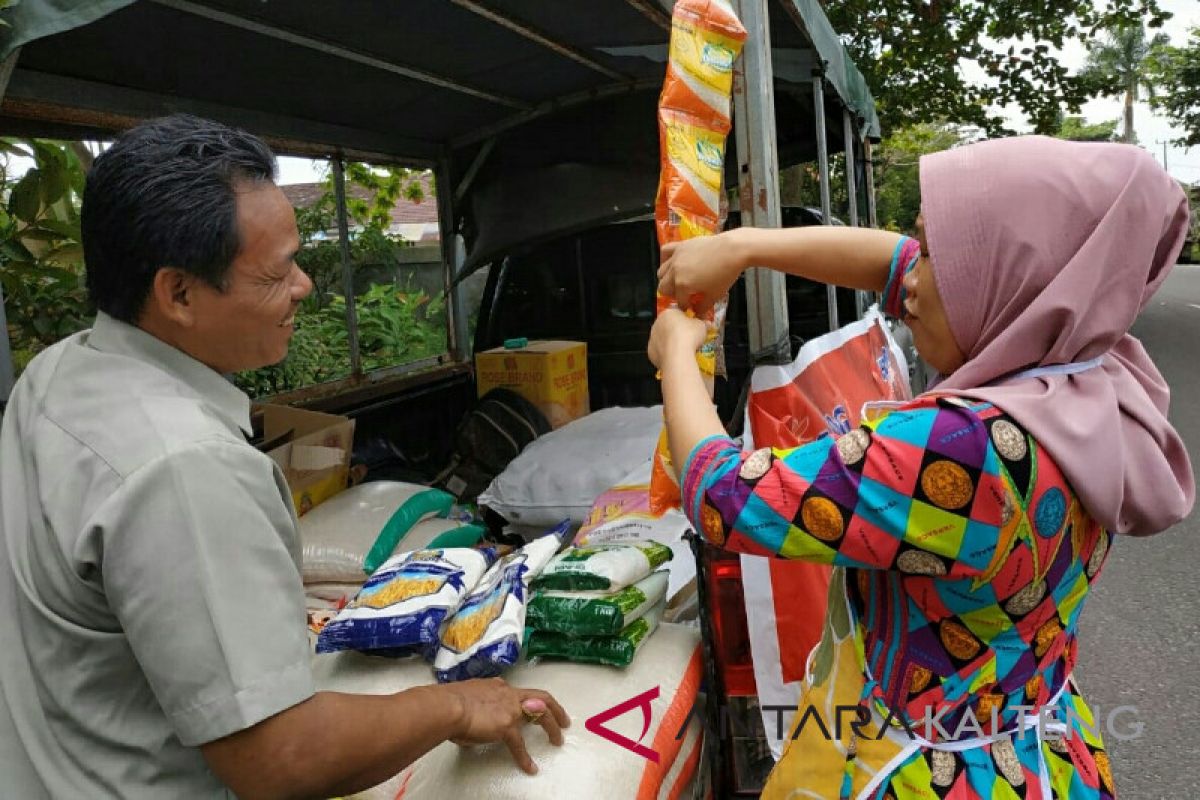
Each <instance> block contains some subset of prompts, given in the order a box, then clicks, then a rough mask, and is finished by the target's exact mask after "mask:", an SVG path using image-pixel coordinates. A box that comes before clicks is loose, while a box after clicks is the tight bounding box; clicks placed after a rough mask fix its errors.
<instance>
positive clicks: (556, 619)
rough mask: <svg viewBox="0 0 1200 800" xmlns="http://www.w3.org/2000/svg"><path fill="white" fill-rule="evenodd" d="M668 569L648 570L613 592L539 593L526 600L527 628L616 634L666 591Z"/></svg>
mask: <svg viewBox="0 0 1200 800" xmlns="http://www.w3.org/2000/svg"><path fill="white" fill-rule="evenodd" d="M668 580H669V578H668V572H667V571H666V570H659V571H658V572H652V573H650V576H649V577H646V578H643V579H642V580H640V581H638V582H637V583H635V584H633V585H632V586H626V587H625V588H624V589H618V590H617V591H615V592H606V593H600V592H555V591H548V592H538V594H537V595H536V596H534V598H533V599H532V600H530V601H529V627H531V628H535V629H537V630H539V631H555V632H557V633H566V634H570V635H571V636H615V635H617V634H618V633H620V632H621V631H622V630H623V629H624V628H626V627H627V626H628V625H629V623H631V622H633V621H634V620H635V619H638V618H640V617H642V616H644V615H645V614H646V612H648V611H649V610H650V609H652V608H653V607H654V606H655V605H657V604H658V601H660V600H662V599H663V598H664V597H665V596H666V594H667V583H668Z"/></svg>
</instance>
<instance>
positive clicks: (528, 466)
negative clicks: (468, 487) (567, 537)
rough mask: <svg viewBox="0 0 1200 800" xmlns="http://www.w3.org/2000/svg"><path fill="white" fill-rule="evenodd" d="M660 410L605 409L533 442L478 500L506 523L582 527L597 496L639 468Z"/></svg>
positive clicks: (659, 420)
mask: <svg viewBox="0 0 1200 800" xmlns="http://www.w3.org/2000/svg"><path fill="white" fill-rule="evenodd" d="M661 425H662V406H650V407H635V408H605V409H601V410H600V411H596V412H593V413H591V414H589V415H587V416H586V417H583V418H581V419H577V420H575V421H573V422H570V423H568V424H567V425H564V426H563V427H561V428H559V429H558V430H556V431H551V432H550V433H547V434H545V435H544V436H541V437H539V438H537V439H535V440H534V441H533V442H532V443H531V444H530V445H529V446H528V447H526V448H525V450H524V451H523V452H522V453H521V455H519V456H517V457H516V458H515V459H513V460H512V462H511V463H510V464H509V465H508V466H507V467H506V468H505V469H504V471H503V472H501V473H500V474H499V475H497V476H496V478H495V479H494V480H493V481H492V482H491V484H490V485H489V486H488V488H487V490H486V491H484V492H483V494H481V495H480V496H479V504H480V505H482V506H487V507H488V508H490V509H492V510H493V511H495V512H496V513H497V514H499V515H500V516H502V517H504V518H505V519H506V520H508V521H509V522H511V523H513V524H515V525H520V526H526V527H543V528H548V527H551V526H553V525H557V524H558V523H559V522H561V521H562V520H564V519H569V520H571V522H572V523H574V524H575V525H581V524H582V523H583V522H584V520H585V519H586V518H587V514H588V511H589V510H590V509H591V507H592V502H593V501H594V500H595V499H596V495H598V494H600V493H601V492H603V491H604V490H606V489H608V488H609V487H610V486H612V485H614V484H615V483H616V482H617V481H619V480H620V479H621V478H622V477H623V476H625V475H627V474H628V473H629V472H630V470H632V469H633V468H634V467H636V466H638V465H639V464H641V463H644V462H645V461H646V459H647V457H648V455H649V453H650V452H651V449H652V448H653V447H654V441H655V438H656V437H657V436H658V432H659V428H660V427H661Z"/></svg>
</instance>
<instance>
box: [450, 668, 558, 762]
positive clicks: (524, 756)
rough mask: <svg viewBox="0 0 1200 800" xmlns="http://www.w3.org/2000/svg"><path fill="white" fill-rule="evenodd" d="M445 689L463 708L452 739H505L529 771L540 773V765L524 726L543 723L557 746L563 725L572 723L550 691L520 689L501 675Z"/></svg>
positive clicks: (471, 742) (482, 741) (467, 741)
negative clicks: (526, 741) (530, 750)
mask: <svg viewBox="0 0 1200 800" xmlns="http://www.w3.org/2000/svg"><path fill="white" fill-rule="evenodd" d="M444 689H445V690H446V691H448V692H450V693H452V695H453V696H454V697H455V698H456V699H457V700H458V701H459V703H460V705H461V708H462V721H461V723H460V724H459V726H458V730H457V732H456V733H455V735H454V736H452V737H451V739H450V741H452V742H454V743H455V744H458V745H463V746H470V745H477V744H488V743H490V742H504V744H505V746H507V747H508V750H509V752H510V753H512V757H513V761H515V762H517V766H518V767H520V768H521V769H522V770H524V771H525V772H527V773H529V774H530V775H533V774H536V773H537V765H536V764H534V763H533V759H532V758H530V756H529V751H528V750H527V749H526V748H525V737H524V735H523V734H522V729H523V728H524V726H525V725H528V724H536V725H540V726H541V727H542V728H543V729H545V731H546V735H547V736H548V737H549V739H550V744H552V745H554V746H556V747H558V746H561V745H562V743H563V735H562V729H563V728H566V727H568V726H569V725H570V724H571V719H570V717H568V716H567V712H566V711H564V710H563V707H562V706H560V705H559V704H558V701H557V700H555V699H554V698H553V697H551V696H550V695H549V694H548V693H547V692H543V691H539V690H537V689H519V688H517V687H515V686H509V685H508V684H507V683H506V682H505V681H504V680H502V679H500V678H492V679H490V680H473V681H462V682H461V683H449V684H444Z"/></svg>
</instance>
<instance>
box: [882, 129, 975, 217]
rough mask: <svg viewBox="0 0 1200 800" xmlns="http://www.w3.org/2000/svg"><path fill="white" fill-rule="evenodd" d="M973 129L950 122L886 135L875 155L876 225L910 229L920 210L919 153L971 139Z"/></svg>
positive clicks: (933, 151) (973, 133)
mask: <svg viewBox="0 0 1200 800" xmlns="http://www.w3.org/2000/svg"><path fill="white" fill-rule="evenodd" d="M975 133H976V132H975V131H974V130H973V129H971V128H967V127H964V126H961V125H952V124H949V123H945V122H942V123H922V124H919V125H912V126H909V127H907V128H902V129H900V130H898V131H896V132H895V133H893V134H892V135H891V136H889V137H887V138H886V139H884V140H883V142H882V143H881V144H880V146H879V148H878V150H877V151H876V152H875V154H874V160H875V186H876V200H875V208H876V213H877V214H878V217H879V226H880V227H881V228H888V229H890V230H895V231H912V230H914V228H915V227H916V222H917V214H918V213H920V211H921V184H920V177H919V164H920V160H921V156H923V155H927V154H929V153H937V152H940V151H942V150H949V149H950V148H951V147H957V146H958V145H960V144H964V143H966V142H968V141H970V140H971V139H972V138H974V136H975Z"/></svg>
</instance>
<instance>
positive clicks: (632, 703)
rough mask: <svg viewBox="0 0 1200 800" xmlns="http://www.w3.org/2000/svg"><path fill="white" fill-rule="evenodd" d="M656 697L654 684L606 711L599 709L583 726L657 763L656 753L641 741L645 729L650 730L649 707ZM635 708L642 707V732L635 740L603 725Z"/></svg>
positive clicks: (656, 691)
mask: <svg viewBox="0 0 1200 800" xmlns="http://www.w3.org/2000/svg"><path fill="white" fill-rule="evenodd" d="M657 699H658V687H657V686H655V687H654V688H653V689H650V690H649V691H645V692H642V693H641V694H639V695H637V696H636V697H631V698H629V699H628V700H626V701H625V702H624V703H619V704H618V705H615V706H613V707H612V708H610V709H608V710H607V711H601V712H600V713H599V714H597V715H596V716H594V717H590V718H589V719H588V720H587V722H585V723H583V726H584V727H585V728H587V729H588V730H589V731H591V732H592V733H594V734H596V735H597V736H599V737H601V738H604V739H607V740H608V741H610V742H612V743H613V744H615V745H617V746H618V747H624V748H625V749H626V750H629V751H630V752H632V753H636V754H637V755H639V756H641V757H642V758H644V759H646V760H647V761H652V762H654V763H655V764H657V763H658V753H657V752H656V751H654V750H651V749H650V748H649V747H646V746H645V745H643V744H642V743H641V741H642V739H643V738H645V736H646V731H648V730H650V717H651V709H650V703H651V701H653V700H657ZM635 708H640V709H642V734H641V736H638V738H637V741H636V742H635V741H634V740H632V739H630V738H629V737H627V736H622V735H621V734H619V733H617V732H616V731H614V730H612V729H611V728H607V727H605V725H604V723H606V722H609V721H610V720H614V719H616V718H617V717H619V716H621V715H622V714H624V713H625V712H627V711H632V710H633V709H635Z"/></svg>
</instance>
